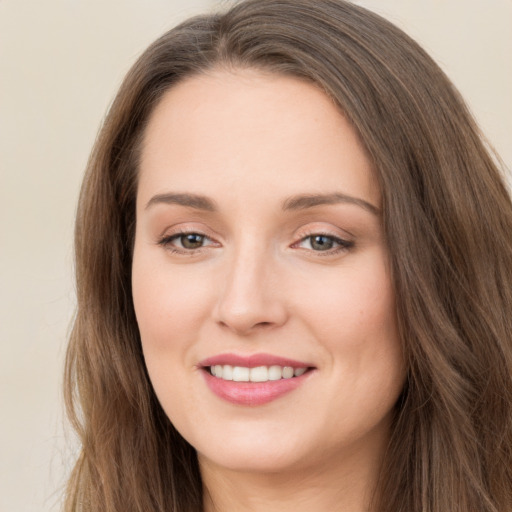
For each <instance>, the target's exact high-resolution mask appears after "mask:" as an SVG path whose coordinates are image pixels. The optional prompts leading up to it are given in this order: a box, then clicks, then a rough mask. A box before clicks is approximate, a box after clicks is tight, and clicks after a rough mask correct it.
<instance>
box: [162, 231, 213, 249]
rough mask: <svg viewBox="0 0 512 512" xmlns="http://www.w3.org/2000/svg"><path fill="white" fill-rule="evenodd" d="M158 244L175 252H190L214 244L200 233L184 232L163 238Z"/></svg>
mask: <svg viewBox="0 0 512 512" xmlns="http://www.w3.org/2000/svg"><path fill="white" fill-rule="evenodd" d="M159 244H160V245H163V246H164V247H166V248H169V249H171V250H174V251H177V252H191V251H194V250H198V249H201V248H202V247H206V246H208V245H213V244H214V242H213V240H211V239H210V238H209V237H207V236H206V235H203V234H202V233H196V232H188V233H185V232H184V233H176V234H174V235H169V236H164V237H163V238H162V239H161V240H160V241H159Z"/></svg>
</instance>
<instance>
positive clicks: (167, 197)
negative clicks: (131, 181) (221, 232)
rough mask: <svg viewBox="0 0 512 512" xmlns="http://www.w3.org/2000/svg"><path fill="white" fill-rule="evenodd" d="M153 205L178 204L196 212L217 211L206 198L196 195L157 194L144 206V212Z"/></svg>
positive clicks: (212, 202)
mask: <svg viewBox="0 0 512 512" xmlns="http://www.w3.org/2000/svg"><path fill="white" fill-rule="evenodd" d="M155 204H179V205H181V206H188V207H189V208H195V209H196V210H205V211H207V212H215V211H217V206H216V205H215V202H214V201H212V200H211V199H210V198H208V197H206V196H201V195H197V194H173V193H169V194H157V195H156V196H153V197H152V198H151V199H150V200H149V201H148V203H147V204H146V210H147V209H148V208H149V207H150V206H153V205H155Z"/></svg>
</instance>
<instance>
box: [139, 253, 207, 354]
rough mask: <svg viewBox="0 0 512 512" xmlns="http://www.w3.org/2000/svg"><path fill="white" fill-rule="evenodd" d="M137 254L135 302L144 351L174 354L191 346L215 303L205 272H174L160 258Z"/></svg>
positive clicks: (178, 270)
mask: <svg viewBox="0 0 512 512" xmlns="http://www.w3.org/2000/svg"><path fill="white" fill-rule="evenodd" d="M150 258H151V256H146V254H144V253H143V252H142V251H140V253H138V252H137V251H135V254H134V261H133V267H132V289H133V302H134V307H135V313H136V316H137V323H138V325H139V330H140V334H141V338H142V344H143V346H144V349H145V351H146V349H147V348H148V347H149V346H151V348H152V350H155V351H162V352H164V351H174V350H176V349H177V348H178V347H180V346H181V347H182V346H184V345H186V344H187V343H190V342H191V341H192V340H191V337H192V335H193V334H194V332H195V333H196V334H197V329H192V328H191V327H192V326H198V325H199V324H200V321H201V319H202V318H203V316H204V315H205V314H206V312H207V311H208V308H209V304H210V302H211V297H210V295H211V293H210V291H209V290H210V289H211V287H210V286H208V280H206V279H204V276H202V275H201V272H197V271H196V272H195V274H194V273H192V272H190V271H188V270H183V268H181V269H177V270H176V269H172V268H171V267H170V266H169V264H168V262H166V261H165V255H164V256H163V258H161V259H162V260H163V261H159V258H154V257H153V258H151V259H150Z"/></svg>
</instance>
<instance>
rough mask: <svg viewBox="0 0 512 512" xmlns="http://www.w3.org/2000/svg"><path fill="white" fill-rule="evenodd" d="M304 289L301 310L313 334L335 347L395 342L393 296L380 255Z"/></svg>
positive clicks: (318, 280)
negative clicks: (319, 333) (316, 333)
mask: <svg viewBox="0 0 512 512" xmlns="http://www.w3.org/2000/svg"><path fill="white" fill-rule="evenodd" d="M316 278H317V279H316V282H315V283H311V284H310V286H307V289H308V294H307V295H304V302H303V310H304V311H305V312H306V313H305V316H306V317H307V318H308V321H309V322H310V324H311V325H312V326H314V329H315V331H317V332H318V331H319V332H321V333H323V336H321V338H322V339H324V340H327V341H328V340H332V341H333V342H335V344H336V346H343V347H349V346H351V345H354V348H357V347H359V348H362V345H361V344H362V342H363V341H365V342H366V343H370V344H371V343H372V342H375V343H376V342H378V341H379V340H380V341H383V340H386V339H389V340H390V341H393V342H394V341H396V340H397V339H398V336H397V332H396V307H395V300H394V292H393V287H392V284H391V279H390V275H389V272H388V268H387V265H386V261H385V259H384V258H383V256H382V254H380V251H379V252H376V253H375V254H372V253H369V254H368V255H367V257H366V258H364V259H363V258H361V259H360V261H358V264H357V265H347V266H346V267H343V268H340V269H339V270H337V271H336V272H330V273H329V275H328V276H327V275H326V276H325V278H320V279H318V278H319V276H318V275H317V276H316Z"/></svg>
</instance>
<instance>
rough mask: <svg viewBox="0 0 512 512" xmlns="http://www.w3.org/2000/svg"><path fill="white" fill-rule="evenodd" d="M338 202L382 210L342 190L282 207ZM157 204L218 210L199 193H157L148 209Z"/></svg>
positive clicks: (290, 208) (293, 199) (290, 200)
mask: <svg viewBox="0 0 512 512" xmlns="http://www.w3.org/2000/svg"><path fill="white" fill-rule="evenodd" d="M338 203H348V204H353V205H356V206H359V207H361V208H363V209H365V210H367V211H369V212H370V213H372V214H374V215H379V214H380V210H379V209H378V208H377V207H376V206H374V205H373V204H371V203H369V202H368V201H365V200H364V199H359V198H358V197H353V196H349V195H347V194H343V193H341V192H334V193H332V194H301V195H297V196H292V197H289V198H288V199H286V200H285V201H284V202H283V206H282V208H283V210H284V211H296V210H306V209H308V208H314V207H315V206H322V205H328V204H338ZM155 204H178V205H180V206H187V207H189V208H195V209H197V210H204V211H207V212H216V211H217V210H218V208H217V206H216V204H215V202H214V201H213V200H212V199H210V198H209V197H206V196H202V195H198V194H187V193H181V194H180V193H167V194H157V195H155V196H153V197H152V198H151V199H150V200H149V201H148V203H147V204H146V209H148V208H150V207H151V206H153V205H155Z"/></svg>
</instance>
